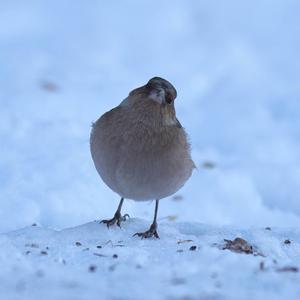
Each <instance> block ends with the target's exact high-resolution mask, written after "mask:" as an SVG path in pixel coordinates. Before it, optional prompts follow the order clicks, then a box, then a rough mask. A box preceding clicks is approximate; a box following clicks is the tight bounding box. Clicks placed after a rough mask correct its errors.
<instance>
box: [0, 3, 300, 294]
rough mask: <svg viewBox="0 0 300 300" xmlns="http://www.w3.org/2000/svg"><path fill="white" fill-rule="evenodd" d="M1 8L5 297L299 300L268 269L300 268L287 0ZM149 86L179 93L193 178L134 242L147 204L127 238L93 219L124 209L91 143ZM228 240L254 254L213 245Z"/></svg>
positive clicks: (295, 34)
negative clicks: (108, 115)
mask: <svg viewBox="0 0 300 300" xmlns="http://www.w3.org/2000/svg"><path fill="white" fill-rule="evenodd" d="M0 6H1V9H0V65H1V68H0V86H1V87H0V107H1V109H0V141H1V144H0V201H1V209H0V232H1V233H2V234H1V235H0V260H1V262H0V263H1V268H0V299H2V298H3V299H18V298H22V299H38V298H43V299H55V298H58V299H83V298H84V299H88V298H91V299H96V298H99V297H101V298H104V299H106V298H108V299H141V298H142V299H147V298H149V299H199V298H200V299H266V298H268V299H269V298H270V299H286V298H289V299H298V298H299V292H300V291H299V288H298V281H299V278H298V277H299V275H298V274H299V273H298V272H293V271H287V272H278V270H279V269H280V268H284V267H289V266H291V267H298V268H299V267H300V265H299V254H298V253H300V249H299V243H300V235H299V230H298V229H297V228H299V225H300V204H299V194H300V187H299V178H300V156H299V153H300V142H299V138H300V121H299V120H300V115H299V114H300V102H299V96H300V85H299V74H300V72H299V70H300V61H299V59H298V56H299V52H300V34H299V25H300V24H299V22H300V21H299V16H298V11H299V9H300V3H299V2H298V1H296V0H287V1H273V0H264V1H259V0H255V1H242V2H241V1H238V0H236V1H234V0H229V1H226V2H221V1H218V2H217V1H193V0H192V1H185V2H184V1H179V0H175V1H167V0H164V1H160V2H157V3H155V2H153V1H149V0H145V1H142V2H141V1H137V0H132V1H121V2H120V1H119V2H117V1H97V0H90V1H89V2H88V3H87V2H84V3H83V2H79V1H78V2H76V1H68V0H52V1H50V0H49V1H42V2H41V1H35V0H28V1H26V3H25V2H21V1H17V0H10V1H5V0H3V1H1V4H0ZM153 76H161V77H164V78H166V79H168V80H170V81H171V82H172V84H174V86H175V87H176V88H177V91H178V99H177V100H176V108H177V115H178V119H179V120H180V122H181V124H182V125H183V126H184V127H185V128H186V130H187V132H188V133H189V136H190V140H191V143H192V147H193V153H192V154H193V158H194V160H195V162H196V164H197V166H198V170H197V171H195V172H194V174H193V177H192V178H191V180H190V181H189V182H188V183H187V184H186V185H185V187H184V188H183V189H181V190H180V191H179V192H178V194H177V195H175V197H170V198H168V199H164V200H162V201H161V203H160V208H159V234H160V237H161V239H160V240H142V241H141V240H139V239H137V238H132V237H131V236H132V234H133V233H134V232H136V231H141V230H145V229H147V228H148V226H149V224H150V222H151V219H152V215H153V209H154V203H149V204H148V203H135V202H133V201H126V202H125V203H124V213H129V214H130V215H131V216H132V218H131V219H130V220H129V221H128V222H126V223H125V224H124V225H123V227H122V229H119V228H111V229H109V230H107V229H106V228H105V227H104V226H103V225H99V224H98V223H96V222H92V223H91V221H93V220H95V219H102V218H108V217H112V215H113V213H114V211H115V209H116V207H117V204H118V201H119V199H118V197H117V195H115V194H114V193H113V192H111V191H110V190H109V189H108V188H107V187H106V186H105V185H104V183H103V182H101V180H100V179H99V176H98V174H97V173H96V171H95V168H94V166H93V163H92V160H91V157H90V153H89V132H90V125H91V122H92V121H95V120H96V119H97V118H98V117H99V116H100V115H101V114H102V113H103V112H105V111H107V110H108V109H110V108H112V107H114V106H116V105H118V104H119V103H120V102H121V101H122V100H123V99H124V98H125V97H126V96H127V94H128V92H129V91H130V90H132V89H133V88H135V87H137V86H139V85H142V84H144V83H145V82H147V81H148V79H149V78H151V77H153ZM32 223H36V224H38V226H30V225H31V224H32ZM79 224H85V225H81V226H78V225H79ZM265 227H271V231H270V230H265ZM20 228H23V229H20ZM65 228H69V229H65ZM236 237H242V238H244V239H245V240H247V241H248V242H249V243H250V244H251V245H254V246H256V247H257V248H258V249H259V250H260V251H261V252H262V253H263V254H264V257H262V256H253V255H251V254H249V255H246V254H238V253H234V252H230V251H229V250H220V249H219V247H217V246H216V245H214V244H215V243H217V244H218V245H221V244H222V243H224V241H223V239H231V240H233V239H234V238H236ZM188 239H191V240H193V242H189V243H184V244H179V245H178V244H177V241H178V240H188ZM286 239H290V240H291V241H292V243H291V244H284V240H286ZM76 241H80V242H81V243H82V246H76V245H75V243H76ZM108 241H112V244H116V243H118V241H123V243H124V245H125V246H124V247H113V246H112V244H111V243H108V244H106V243H107V242H108ZM31 244H34V245H38V248H35V247H33V248H32V247H30V245H31ZM26 245H27V246H26ZM96 245H102V246H103V247H102V248H101V249H98V248H96ZM191 245H196V246H197V247H199V248H197V250H196V251H190V250H188V249H189V248H190V246H191ZM46 247H49V250H46V249H45V248H46ZM85 248H89V250H88V251H87V250H86V251H83V249H85ZM179 249H183V250H184V251H183V252H177V250H179ZM27 251H30V253H29V254H26V252H27ZM41 251H47V255H42V254H41ZM93 253H100V254H103V255H106V256H104V257H102V256H96V255H93ZM113 254H117V255H118V258H113V257H112V256H113ZM274 260H276V263H275V261H274ZM262 261H264V265H265V268H263V270H261V269H260V263H261V262H262ZM64 262H65V263H64ZM91 265H95V266H96V270H95V272H89V267H90V266H91Z"/></svg>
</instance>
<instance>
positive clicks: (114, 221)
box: [100, 198, 129, 227]
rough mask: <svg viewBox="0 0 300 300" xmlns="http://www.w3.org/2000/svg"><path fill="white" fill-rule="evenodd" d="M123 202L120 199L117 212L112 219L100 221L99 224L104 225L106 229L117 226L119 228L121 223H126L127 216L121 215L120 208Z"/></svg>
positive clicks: (122, 199)
mask: <svg viewBox="0 0 300 300" xmlns="http://www.w3.org/2000/svg"><path fill="white" fill-rule="evenodd" d="M123 202H124V198H121V200H120V203H119V206H118V209H117V211H116V212H115V215H114V217H113V218H112V219H109V220H102V221H101V222H100V223H104V224H106V226H107V227H109V226H111V225H114V224H117V225H118V226H119V227H121V222H123V221H126V218H129V215H128V214H126V215H124V216H122V215H121V208H122V205H123Z"/></svg>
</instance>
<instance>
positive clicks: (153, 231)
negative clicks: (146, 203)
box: [133, 200, 159, 239]
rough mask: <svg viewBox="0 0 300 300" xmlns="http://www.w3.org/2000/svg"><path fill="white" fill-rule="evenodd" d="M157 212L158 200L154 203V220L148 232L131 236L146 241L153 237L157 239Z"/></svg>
mask: <svg viewBox="0 0 300 300" xmlns="http://www.w3.org/2000/svg"><path fill="white" fill-rule="evenodd" d="M157 211H158V200H156V201H155V211H154V219H153V222H152V224H151V226H150V228H149V230H147V231H145V232H137V233H135V234H134V235H133V236H139V237H141V238H142V239H147V238H150V237H155V238H157V239H159V236H158V233H157V222H156V218H157Z"/></svg>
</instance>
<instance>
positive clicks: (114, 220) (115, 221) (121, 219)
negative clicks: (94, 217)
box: [100, 212, 130, 228]
mask: <svg viewBox="0 0 300 300" xmlns="http://www.w3.org/2000/svg"><path fill="white" fill-rule="evenodd" d="M126 218H128V219H129V218H130V216H129V215H128V214H125V215H124V216H122V215H121V213H119V212H116V213H115V215H114V217H113V218H112V219H109V220H102V221H101V222H100V224H101V223H103V224H106V226H107V228H109V226H112V225H115V224H117V225H118V226H119V227H121V222H124V221H126Z"/></svg>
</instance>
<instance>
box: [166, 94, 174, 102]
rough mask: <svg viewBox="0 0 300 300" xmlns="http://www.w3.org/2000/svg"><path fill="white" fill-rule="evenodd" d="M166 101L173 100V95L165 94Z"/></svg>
mask: <svg viewBox="0 0 300 300" xmlns="http://www.w3.org/2000/svg"><path fill="white" fill-rule="evenodd" d="M166 102H167V103H168V104H171V103H172V102H173V97H172V96H171V94H169V93H168V94H167V95H166Z"/></svg>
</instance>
